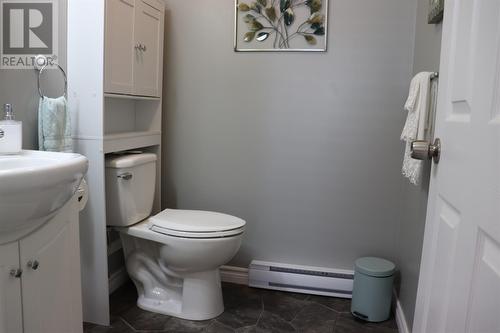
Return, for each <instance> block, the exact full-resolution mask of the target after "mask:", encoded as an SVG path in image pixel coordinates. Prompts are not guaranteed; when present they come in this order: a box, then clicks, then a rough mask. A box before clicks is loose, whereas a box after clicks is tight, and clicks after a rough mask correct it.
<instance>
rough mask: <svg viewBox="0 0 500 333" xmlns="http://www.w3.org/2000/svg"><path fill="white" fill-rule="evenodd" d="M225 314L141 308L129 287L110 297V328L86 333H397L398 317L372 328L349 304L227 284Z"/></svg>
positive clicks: (89, 328) (86, 327)
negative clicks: (198, 316)
mask: <svg viewBox="0 0 500 333" xmlns="http://www.w3.org/2000/svg"><path fill="white" fill-rule="evenodd" d="M223 293H224V303H225V308H226V309H225V311H224V313H223V314H221V315H220V316H219V317H217V318H215V319H213V320H207V321H189V320H182V319H177V318H174V317H169V316H164V315H160V314H156V313H152V312H147V311H143V310H141V309H139V308H138V307H137V306H136V304H135V302H136V300H137V294H136V290H135V287H134V285H133V284H131V283H129V284H127V285H125V286H123V287H122V288H120V289H119V290H118V291H116V292H115V293H114V294H113V295H111V317H112V323H111V326H110V327H104V326H97V325H92V324H84V332H85V333H131V332H148V333H149V332H151V333H152V332H175V333H181V332H182V333H184V332H186V333H190V332H204V333H254V332H255V333H270V332H272V333H274V332H277V333H279V332H310V333H323V332H325V333H326V332H329V333H365V332H366V333H397V331H398V330H397V326H396V323H395V321H394V318H391V319H390V320H388V321H386V322H383V323H378V324H372V323H364V322H360V321H358V320H355V319H354V318H353V317H352V316H351V314H350V313H349V308H350V301H349V300H346V299H342V298H331V297H321V296H311V295H304V294H293V293H284V292H278V291H272V290H264V289H255V288H249V287H247V286H241V285H236V284H230V283H224V284H223Z"/></svg>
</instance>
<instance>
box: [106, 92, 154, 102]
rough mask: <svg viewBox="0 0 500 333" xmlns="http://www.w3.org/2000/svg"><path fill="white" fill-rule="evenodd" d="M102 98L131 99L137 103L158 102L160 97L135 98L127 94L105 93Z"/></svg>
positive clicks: (135, 96)
mask: <svg viewBox="0 0 500 333" xmlns="http://www.w3.org/2000/svg"><path fill="white" fill-rule="evenodd" d="M104 97H106V98H119V99H133V100H138V101H160V100H161V98H160V97H151V96H137V95H127V94H114V93H105V94H104Z"/></svg>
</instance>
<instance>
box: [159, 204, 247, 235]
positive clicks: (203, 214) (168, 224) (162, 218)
mask: <svg viewBox="0 0 500 333" xmlns="http://www.w3.org/2000/svg"><path fill="white" fill-rule="evenodd" d="M149 221H150V224H151V225H152V227H153V228H152V229H153V230H158V229H161V230H171V231H175V232H181V233H218V232H226V231H231V230H236V229H241V228H243V227H244V226H245V224H246V222H245V221H244V220H242V219H240V218H238V217H235V216H231V215H227V214H222V213H216V212H207V211H202V210H180V209H165V210H163V211H162V212H160V213H158V214H156V215H155V216H152V217H150V218H149Z"/></svg>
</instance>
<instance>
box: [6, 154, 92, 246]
mask: <svg viewBox="0 0 500 333" xmlns="http://www.w3.org/2000/svg"><path fill="white" fill-rule="evenodd" d="M87 168H88V160H87V158H86V157H84V156H82V155H79V154H69V153H53V152H45V151H32V150H23V151H22V153H21V154H19V155H0V244H3V243H6V242H10V241H14V240H17V239H20V238H22V237H23V236H25V235H26V234H28V233H30V232H31V231H33V230H34V229H36V228H38V227H39V226H41V225H42V224H44V223H45V222H47V221H48V220H50V218H52V217H53V216H54V215H55V214H56V213H57V212H58V211H59V209H61V208H62V207H63V206H64V204H66V203H67V202H68V200H69V199H70V198H71V197H72V196H73V195H74V194H75V192H76V190H77V189H78V186H79V185H80V182H81V180H82V179H83V176H84V175H85V173H86V172H87Z"/></svg>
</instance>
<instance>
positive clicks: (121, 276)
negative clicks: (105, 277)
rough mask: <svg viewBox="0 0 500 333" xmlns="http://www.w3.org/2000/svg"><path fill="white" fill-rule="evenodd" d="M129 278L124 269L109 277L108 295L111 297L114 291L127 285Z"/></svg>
mask: <svg viewBox="0 0 500 333" xmlns="http://www.w3.org/2000/svg"><path fill="white" fill-rule="evenodd" d="M128 279H129V277H128V273H127V269H126V268H125V267H122V268H120V269H119V270H118V271H116V272H114V273H113V274H111V276H110V277H109V281H108V283H109V294H110V295H111V294H112V293H113V292H114V291H115V290H116V289H118V288H120V287H121V286H123V285H124V284H125V283H127V281H128Z"/></svg>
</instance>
